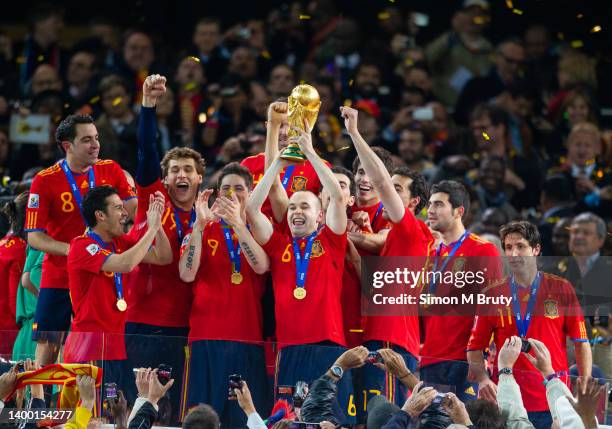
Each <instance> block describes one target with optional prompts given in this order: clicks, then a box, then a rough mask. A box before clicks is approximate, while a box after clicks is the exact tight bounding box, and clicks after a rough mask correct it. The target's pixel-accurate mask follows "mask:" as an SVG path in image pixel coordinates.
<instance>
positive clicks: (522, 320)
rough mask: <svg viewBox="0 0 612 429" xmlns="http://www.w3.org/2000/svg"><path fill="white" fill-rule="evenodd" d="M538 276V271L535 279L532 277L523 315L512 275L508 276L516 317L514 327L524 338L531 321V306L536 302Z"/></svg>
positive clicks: (538, 283) (538, 285)
mask: <svg viewBox="0 0 612 429" xmlns="http://www.w3.org/2000/svg"><path fill="white" fill-rule="evenodd" d="M540 278H541V277H540V273H539V272H538V273H537V274H536V276H535V279H533V283H531V291H530V292H529V302H527V309H526V313H525V317H523V316H522V315H521V303H520V301H519V297H518V291H517V288H516V283H515V282H514V277H511V278H510V289H511V291H512V311H513V312H514V317H516V329H517V330H518V334H519V336H520V337H521V338H526V336H527V330H528V329H529V325H530V323H531V313H533V307H534V306H535V303H536V295H537V293H538V289H539V287H540Z"/></svg>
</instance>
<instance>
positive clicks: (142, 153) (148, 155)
mask: <svg viewBox="0 0 612 429" xmlns="http://www.w3.org/2000/svg"><path fill="white" fill-rule="evenodd" d="M164 92H166V78H165V77H164V76H160V75H151V76H147V78H146V79H145V81H144V83H143V84H142V108H141V109H140V117H139V118H138V166H137V168H136V182H137V183H138V184H139V185H140V186H149V185H151V184H152V183H153V182H155V180H157V179H158V178H159V177H160V176H161V170H160V167H159V154H158V153H157V146H156V144H155V143H156V136H157V117H156V116H155V106H156V105H157V100H158V98H159V97H160V96H161V95H162V94H163V93H164Z"/></svg>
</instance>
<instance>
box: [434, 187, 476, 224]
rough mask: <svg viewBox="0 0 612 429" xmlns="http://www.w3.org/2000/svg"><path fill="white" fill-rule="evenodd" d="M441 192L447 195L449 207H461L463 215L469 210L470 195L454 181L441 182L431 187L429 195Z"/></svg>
mask: <svg viewBox="0 0 612 429" xmlns="http://www.w3.org/2000/svg"><path fill="white" fill-rule="evenodd" d="M437 192H443V193H445V194H447V195H448V201H449V202H450V204H451V207H452V208H454V209H456V208H458V207H463V215H464V216H465V214H466V213H467V212H468V211H469V210H470V194H469V193H468V191H467V189H466V188H465V186H464V185H463V184H462V183H460V182H457V181H456V180H442V181H441V182H438V183H436V184H435V185H433V186H432V187H431V195H433V194H435V193H437Z"/></svg>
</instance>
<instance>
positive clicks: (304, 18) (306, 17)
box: [300, 15, 310, 21]
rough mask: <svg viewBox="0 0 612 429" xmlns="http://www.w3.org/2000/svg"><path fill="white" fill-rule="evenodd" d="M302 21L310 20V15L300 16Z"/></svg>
mask: <svg viewBox="0 0 612 429" xmlns="http://www.w3.org/2000/svg"><path fill="white" fill-rule="evenodd" d="M300 19H301V20H302V21H303V20H306V19H310V15H300Z"/></svg>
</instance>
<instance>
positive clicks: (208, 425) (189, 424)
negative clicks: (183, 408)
mask: <svg viewBox="0 0 612 429" xmlns="http://www.w3.org/2000/svg"><path fill="white" fill-rule="evenodd" d="M183 429H219V416H218V415H217V413H216V412H215V410H213V408H212V407H211V406H210V405H206V404H202V405H198V406H197V407H195V408H193V409H192V410H191V411H190V412H189V414H187V417H185V420H184V421H183Z"/></svg>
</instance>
